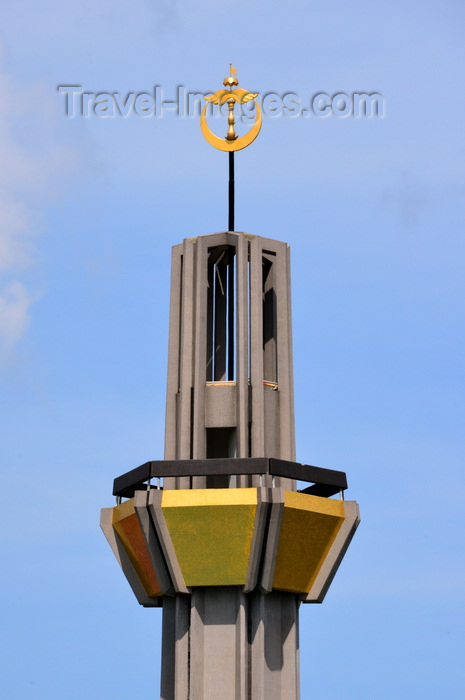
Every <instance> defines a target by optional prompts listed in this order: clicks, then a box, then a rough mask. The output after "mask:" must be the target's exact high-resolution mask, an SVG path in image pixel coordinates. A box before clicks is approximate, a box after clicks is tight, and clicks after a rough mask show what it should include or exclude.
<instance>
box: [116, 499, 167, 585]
mask: <svg viewBox="0 0 465 700" xmlns="http://www.w3.org/2000/svg"><path fill="white" fill-rule="evenodd" d="M113 527H114V529H115V530H116V532H117V534H118V537H119V538H120V540H121V543H122V545H123V547H124V549H125V551H126V554H127V555H128V557H129V559H130V560H131V564H132V565H133V567H134V569H135V570H136V573H137V575H138V577H139V579H140V582H141V583H142V585H143V586H144V589H145V592H146V593H147V595H148V596H151V597H154V596H159V595H161V589H160V584H159V583H158V580H157V577H156V575H155V572H154V570H153V567H152V562H151V561H150V556H149V553H148V550H147V545H146V542H145V537H144V533H143V532H142V529H141V526H140V523H139V519H138V517H137V515H136V512H135V510H134V499H133V498H131V499H130V500H129V501H125V502H124V503H121V504H120V505H118V506H115V507H114V508H113Z"/></svg>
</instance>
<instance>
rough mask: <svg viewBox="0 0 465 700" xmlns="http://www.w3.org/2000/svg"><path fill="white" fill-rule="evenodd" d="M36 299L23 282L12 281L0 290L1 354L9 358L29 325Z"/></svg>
mask: <svg viewBox="0 0 465 700" xmlns="http://www.w3.org/2000/svg"><path fill="white" fill-rule="evenodd" d="M34 301H35V299H34V298H33V297H32V296H31V295H30V293H29V292H28V290H27V289H26V287H25V286H24V284H21V282H16V281H15V282H10V283H9V284H7V285H6V286H5V287H4V289H3V290H2V291H1V292H0V354H1V356H2V358H3V359H5V358H8V357H9V356H10V355H11V353H12V351H13V350H14V348H15V346H16V343H17V342H18V341H19V340H20V338H22V336H23V335H24V334H25V332H26V331H27V328H28V326H29V321H30V316H29V309H30V306H31V304H32V303H33V302H34Z"/></svg>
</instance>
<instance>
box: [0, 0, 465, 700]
mask: <svg viewBox="0 0 465 700" xmlns="http://www.w3.org/2000/svg"><path fill="white" fill-rule="evenodd" d="M464 31H465V9H464V6H463V4H462V3H460V2H458V1H457V0H443V2H439V1H436V2H420V1H417V2H415V1H408V0H407V1H404V2H397V1H395V0H390V1H387V0H384V1H383V0H381V1H380V2H377V3H373V2H367V1H366V0H354V1H353V2H351V3H345V2H342V1H341V0H325V1H324V2H323V1H322V0H321V1H320V0H317V1H314V2H311V3H307V2H303V1H302V0H290V2H287V3H269V2H267V3H265V2H264V1H262V0H258V1H255V2H244V1H243V0H238V1H237V2H235V3H227V4H226V3H225V4H223V3H218V2H213V1H212V0H211V1H210V2H198V3H193V2H181V1H180V0H178V1H177V2H168V0H166V1H164V2H161V1H156V0H132V1H131V2H128V1H127V0H112V2H109V0H99V1H98V2H95V1H93V2H90V1H89V0H84V1H83V2H80V3H69V2H63V1H61V2H58V0H39V2H37V1H36V2H32V1H31V0H15V1H14V2H13V1H12V0H3V2H2V5H1V6H0V95H1V100H0V212H1V217H0V219H1V220H0V383H1V401H2V422H1V426H2V427H1V435H2V437H1V442H0V453H1V459H0V464H1V470H2V483H3V508H2V515H3V518H2V522H3V525H2V529H1V543H2V562H3V567H2V569H3V571H2V596H1V601H2V602H1V605H2V611H1V619H2V628H3V630H4V635H3V637H4V648H3V651H2V654H1V664H2V666H3V668H1V675H0V677H1V686H2V697H4V698H5V700H38V699H40V700H42V699H44V700H52V699H53V700H55V699H57V700H58V699H60V700H62V698H66V699H67V700H82V699H83V698H85V699H86V700H102V699H103V698H109V697H111V698H113V700H123V698H127V697H142V696H144V697H156V696H157V692H158V683H159V652H160V627H161V625H160V622H161V615H160V612H159V611H156V610H145V609H142V608H139V607H138V605H137V603H136V601H135V599H134V598H133V596H132V593H131V591H130V589H129V586H128V584H127V583H126V581H125V579H124V577H123V576H122V574H121V573H120V571H119V569H118V567H117V564H116V562H115V560H114V558H113V555H112V553H111V551H110V549H109V547H108V546H107V544H106V541H105V539H104V537H103V535H102V533H101V532H100V529H99V526H98V521H99V510H100V508H101V507H105V506H109V505H112V504H113V499H112V496H111V490H112V480H113V478H114V477H115V476H117V475H119V474H120V473H123V472H125V471H127V470H129V469H130V468H132V467H134V466H137V465H138V464H140V463H142V462H144V461H146V460H148V459H160V458H162V457H163V431H164V402H165V374H166V354H167V332H168V303H169V265H170V247H171V246H172V245H175V244H176V243H178V242H180V241H181V240H182V239H183V238H184V237H190V236H195V235H202V234H208V233H213V232H216V231H221V230H224V228H225V227H226V223H227V218H226V217H227V212H226V187H227V160H226V157H225V155H224V154H222V153H219V152H218V151H215V150H214V149H212V148H211V147H209V146H208V144H207V143H206V142H205V141H204V140H203V139H202V136H201V134H200V129H199V124H198V120H196V119H190V118H184V119H181V118H178V117H177V116H176V115H175V114H174V113H166V114H165V115H164V116H163V117H162V118H141V117H138V116H136V115H135V114H131V115H130V116H129V117H128V118H126V119H123V118H121V117H119V118H114V119H104V118H97V117H95V116H91V117H90V118H89V119H84V118H80V117H77V118H74V119H69V118H67V117H66V116H65V109H64V98H63V96H62V95H59V94H58V92H57V86H58V85H74V84H77V85H82V86H83V88H84V89H85V90H86V91H89V92H94V93H100V92H111V93H113V92H119V93H121V94H124V95H125V94H126V93H128V92H131V91H134V92H151V91H152V90H153V87H154V85H161V86H162V87H163V89H164V91H165V94H166V99H170V97H171V98H172V97H173V96H174V94H175V91H176V86H177V85H179V84H182V85H184V86H185V87H186V89H187V90H188V91H192V92H208V91H212V90H217V89H219V88H220V87H221V82H222V80H223V78H224V77H225V75H226V72H227V67H228V64H229V61H232V62H233V64H234V65H235V66H236V67H237V69H238V75H239V80H240V86H241V87H245V88H247V89H250V90H253V91H255V92H260V93H265V92H270V91H272V92H276V93H278V94H282V93H285V92H294V93H296V94H298V95H299V96H300V97H301V99H302V100H303V101H305V100H307V101H309V100H310V97H311V96H312V95H314V94H316V93H318V92H325V93H328V94H329V95H333V94H335V93H338V92H343V93H346V94H352V93H354V92H378V93H380V94H381V95H383V97H384V102H385V114H384V116H383V118H372V119H367V118H359V119H356V118H354V117H352V116H348V117H346V118H337V117H335V116H329V117H328V118H318V117H316V116H314V115H311V116H310V117H309V118H307V119H304V118H293V119H292V118H289V117H284V116H281V117H277V118H271V117H268V118H265V119H264V122H263V127H262V131H261V134H260V136H259V138H258V139H257V141H256V142H255V143H254V144H253V145H252V146H251V147H250V148H249V149H247V150H246V151H243V152H241V153H239V154H237V156H236V178H237V190H236V192H237V213H236V228H237V230H243V231H248V232H250V233H253V234H258V235H265V236H270V237H273V238H277V239H279V240H285V241H287V242H288V243H289V244H290V245H291V251H292V293H293V327H294V335H293V339H294V369H295V393H296V421H297V455H298V459H299V460H300V461H302V462H307V463H310V464H316V465H319V466H323V467H329V468H336V469H343V470H345V471H346V472H347V474H348V479H349V492H348V497H350V498H352V499H355V500H357V501H358V502H359V504H360V507H361V512H362V524H361V526H360V528H359V530H358V531H357V534H356V537H355V539H354V541H353V543H352V545H351V548H350V549H349V551H348V554H347V556H346V558H345V560H344V562H343V564H342V566H341V568H340V570H339V572H338V575H337V577H336V579H335V581H334V583H333V586H332V588H331V589H330V591H329V593H328V595H327V597H326V600H325V602H324V603H323V605H321V606H304V607H303V608H302V609H301V683H302V698H303V700H307V698H308V699H309V700H310V698H311V699H312V700H336V698H337V699H338V700H339V698H341V697H343V698H344V700H405V699H407V698H421V699H422V700H437V699H438V698H457V697H459V695H460V692H461V691H462V688H463V684H464V681H465V678H464V673H463V649H464V641H465V640H464V629H465V619H464V617H465V616H464V605H463V601H464V589H465V562H464V551H465V546H464V545H465V542H464V527H463V503H464V497H465V487H464V482H463V460H464V442H465V438H464V402H463V395H464V363H463V354H464V353H463V345H464V323H463V321H464V293H463V292H464V289H463V287H464V283H463V279H464V260H465V257H464V256H465V242H464V223H465V215H464V206H463V200H464V190H465V184H464V183H465V180H464V170H465V168H464V155H465V143H464V121H463V115H464V113H465V99H464V92H463V89H462V85H463V70H464V65H465V61H464V58H465V42H464ZM462 692H463V691H462Z"/></svg>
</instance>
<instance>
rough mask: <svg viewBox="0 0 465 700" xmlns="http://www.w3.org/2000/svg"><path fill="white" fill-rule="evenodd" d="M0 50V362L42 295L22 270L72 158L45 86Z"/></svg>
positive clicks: (69, 171)
mask: <svg viewBox="0 0 465 700" xmlns="http://www.w3.org/2000/svg"><path fill="white" fill-rule="evenodd" d="M1 53H2V52H1V45H0V95H1V96H2V99H1V100H0V362H2V361H3V360H4V359H5V355H7V356H8V357H11V356H12V355H13V354H14V350H15V347H16V345H17V343H18V342H19V341H20V340H21V338H22V337H24V335H25V333H26V332H27V329H28V327H29V321H30V309H31V305H32V304H33V303H34V302H35V301H36V300H37V299H38V298H39V297H40V296H41V294H39V293H37V291H36V290H34V289H31V288H30V286H31V285H30V283H29V282H28V281H27V280H26V271H27V269H28V268H30V267H31V266H32V265H33V264H34V262H35V260H36V258H37V257H38V255H37V248H36V244H35V239H36V237H37V234H38V233H39V232H40V230H41V227H42V226H43V222H44V215H45V213H46V211H47V209H48V208H49V207H50V205H51V203H52V202H53V201H54V200H55V198H56V195H57V192H59V191H60V190H61V189H62V186H63V183H64V182H66V181H68V180H69V178H70V177H71V176H72V170H73V168H75V166H76V161H77V154H76V151H73V150H72V149H70V148H69V146H67V145H66V144H63V143H60V139H59V135H58V134H57V131H58V130H57V129H56V126H57V125H56V115H54V114H51V113H50V94H49V92H50V90H49V88H48V89H44V87H43V86H41V85H28V84H25V83H24V82H21V80H19V79H18V78H16V77H15V78H13V76H12V75H10V74H8V73H7V72H6V71H5V70H4V69H3V68H2V65H1ZM53 97H55V95H54V94H53Z"/></svg>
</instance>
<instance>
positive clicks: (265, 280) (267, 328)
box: [262, 251, 278, 382]
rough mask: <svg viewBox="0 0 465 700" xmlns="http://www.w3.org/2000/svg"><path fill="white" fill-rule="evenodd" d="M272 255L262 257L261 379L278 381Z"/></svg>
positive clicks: (266, 253)
mask: <svg viewBox="0 0 465 700" xmlns="http://www.w3.org/2000/svg"><path fill="white" fill-rule="evenodd" d="M274 258H275V254H274V253H268V252H265V251H264V254H263V257H262V293H263V379H264V381H267V382H277V381H278V376H277V375H278V358H277V342H276V341H277V326H278V324H277V317H276V316H277V308H276V306H277V305H276V290H275V284H276V282H275V266H274Z"/></svg>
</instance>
